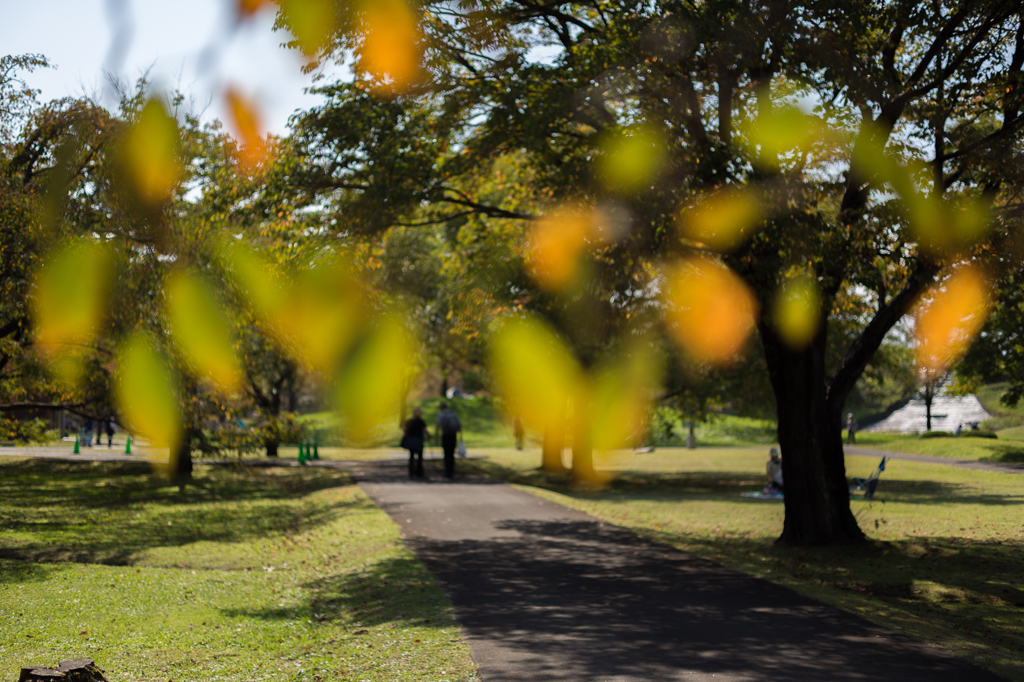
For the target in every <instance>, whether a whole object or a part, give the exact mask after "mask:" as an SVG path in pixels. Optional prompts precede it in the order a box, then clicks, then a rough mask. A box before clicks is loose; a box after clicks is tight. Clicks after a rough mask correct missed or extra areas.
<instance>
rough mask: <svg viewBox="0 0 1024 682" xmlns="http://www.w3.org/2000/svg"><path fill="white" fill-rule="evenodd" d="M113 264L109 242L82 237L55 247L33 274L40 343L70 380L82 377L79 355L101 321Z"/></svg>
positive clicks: (45, 353) (35, 315) (34, 307)
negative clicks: (107, 243)
mask: <svg viewBox="0 0 1024 682" xmlns="http://www.w3.org/2000/svg"><path fill="white" fill-rule="evenodd" d="M112 267H113V258H112V254H111V252H110V249H109V247H107V246H105V245H103V244H100V243H97V242H94V241H90V240H85V239H82V240H77V241H73V242H71V243H69V244H66V245H65V246H63V247H61V248H59V249H58V250H57V252H56V253H54V254H53V255H52V256H51V257H50V258H49V259H48V260H47V261H46V263H45V264H44V265H43V267H42V268H41V269H40V271H39V272H38V273H37V275H36V278H35V291H34V295H33V297H32V317H33V322H34V325H35V331H36V340H37V343H38V347H39V349H40V350H41V351H42V352H43V354H44V355H46V356H47V358H48V359H49V360H50V361H51V363H52V364H53V367H54V368H55V370H56V371H57V373H58V375H60V376H61V377H62V378H63V379H64V380H66V381H69V382H71V383H76V382H77V381H78V379H79V378H80V377H79V372H80V371H81V367H80V365H79V363H78V361H77V358H78V357H79V356H80V355H81V354H82V353H83V352H84V350H85V349H86V347H87V346H88V345H89V344H91V343H92V342H93V340H94V339H95V338H96V335H97V333H98V332H99V329H100V327H101V326H102V324H103V320H104V317H105V315H106V312H107V295H108V293H109V291H110V286H111V282H112V279H113V277H112Z"/></svg>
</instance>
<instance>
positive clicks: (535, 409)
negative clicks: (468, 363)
mask: <svg viewBox="0 0 1024 682" xmlns="http://www.w3.org/2000/svg"><path fill="white" fill-rule="evenodd" d="M490 355H491V357H490V364H491V373H492V375H493V377H494V381H495V386H496V388H497V389H498V392H499V393H500V395H501V397H502V400H503V401H504V408H505V411H506V412H507V413H508V414H509V415H518V416H520V417H522V419H523V422H524V424H525V425H526V426H528V427H530V428H533V429H535V430H537V431H541V432H543V431H545V430H546V429H547V428H549V427H556V428H564V420H565V414H566V406H567V404H568V402H569V400H570V398H571V396H572V395H573V394H574V393H575V391H576V386H577V384H578V383H579V380H580V368H579V365H578V364H577V362H576V360H575V359H574V358H573V356H572V353H571V352H570V351H569V349H568V348H567V347H566V345H565V344H564V343H563V342H562V340H561V339H559V338H558V336H557V335H556V334H555V333H554V332H553V331H552V330H551V329H550V328H549V327H547V326H546V325H544V324H543V323H541V322H539V321H537V320H534V319H531V318H519V317H515V318H511V319H509V320H508V321H506V322H505V323H504V324H503V325H502V326H501V327H500V328H498V329H497V330H496V331H495V332H494V334H493V335H492V337H491V353H490ZM553 420H554V421H557V422H558V423H557V424H553V423H552V421H553Z"/></svg>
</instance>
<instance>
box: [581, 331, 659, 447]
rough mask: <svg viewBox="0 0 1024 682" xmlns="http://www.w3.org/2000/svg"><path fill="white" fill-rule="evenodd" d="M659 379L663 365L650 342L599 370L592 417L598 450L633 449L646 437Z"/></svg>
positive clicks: (643, 341) (631, 347)
mask: <svg viewBox="0 0 1024 682" xmlns="http://www.w3.org/2000/svg"><path fill="white" fill-rule="evenodd" d="M660 376H661V364H660V362H659V361H658V358H657V356H656V355H655V353H654V352H653V347H652V345H651V343H649V340H648V339H641V340H638V341H635V342H634V343H632V344H630V345H629V346H628V347H627V348H626V349H625V351H624V352H623V353H620V354H619V356H618V357H616V358H615V359H613V360H612V361H611V362H609V363H608V364H607V365H605V366H603V367H601V368H600V369H598V371H597V372H596V374H595V379H594V382H593V392H592V394H591V395H592V401H591V416H590V419H591V427H590V428H591V431H592V434H593V445H594V447H595V448H596V449H598V450H614V449H617V448H624V447H631V446H632V445H634V444H635V443H636V442H637V441H638V439H641V438H643V437H644V435H645V434H646V431H647V423H648V420H649V416H650V410H651V404H652V401H653V399H654V395H655V391H656V390H657V387H658V382H659V378H660Z"/></svg>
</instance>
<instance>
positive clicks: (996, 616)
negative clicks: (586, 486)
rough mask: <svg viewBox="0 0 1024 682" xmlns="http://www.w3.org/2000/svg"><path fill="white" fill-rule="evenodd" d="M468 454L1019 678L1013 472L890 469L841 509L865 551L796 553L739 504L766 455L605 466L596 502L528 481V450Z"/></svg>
mask: <svg viewBox="0 0 1024 682" xmlns="http://www.w3.org/2000/svg"><path fill="white" fill-rule="evenodd" d="M478 454H485V455H486V457H487V458H486V459H483V460H478V461H475V460H467V461H465V462H462V461H460V462H459V466H460V467H463V468H464V469H471V470H473V471H475V472H478V473H482V474H486V475H489V476H492V477H495V478H499V479H501V480H505V481H509V482H512V483H518V484H520V485H521V486H522V488H523V489H524V490H528V491H530V492H532V493H534V494H536V495H539V496H541V497H544V498H546V499H550V500H553V501H556V502H559V503H561V504H563V505H565V506H567V507H572V508H575V509H579V510H581V511H584V512H587V513H589V514H592V515H594V516H596V517H598V518H601V519H604V520H606V521H609V522H611V523H615V524H617V525H620V526H624V527H627V528H631V529H633V530H635V531H637V532H638V533H640V534H641V535H645V536H647V537H649V538H652V539H654V540H656V541H658V542H663V543H666V544H669V545H672V546H674V547H677V548H679V549H681V550H684V551H687V552H692V553H694V554H697V555H699V556H703V557H706V558H709V559H712V560H715V561H718V562H720V563H722V564H725V565H728V566H732V567H734V568H738V569H740V570H743V571H745V572H747V573H750V574H753V575H757V576H761V577H764V578H767V579H768V580H772V581H774V582H777V583H781V584H784V585H788V586H790V587H792V588H793V589H795V590H797V591H798V592H801V593H804V594H807V595H809V596H812V597H815V598H818V599H821V600H822V601H825V602H828V603H831V604H834V605H836V606H839V607H841V608H843V609H846V610H847V611H851V612H853V613H856V614H859V615H861V616H863V617H865V618H867V619H868V620H871V621H874V622H876V623H879V624H881V625H884V626H886V627H889V628H892V629H894V630H897V631H900V632H903V633H905V634H908V635H910V636H912V637H916V638H917V639H920V640H923V641H926V642H931V643H933V644H936V645H938V646H940V647H942V648H944V649H946V650H948V651H950V652H952V653H954V654H957V655H961V656H964V657H966V658H968V659H970V660H973V661H974V662H976V663H977V664H979V665H981V666H983V667H986V668H989V669H991V670H993V671H995V672H997V673H999V674H1001V675H1003V676H1005V677H1007V678H1009V679H1012V680H1021V681H1024V571H1021V565H1022V563H1024V475H1015V474H1001V473H993V472H988V471H974V470H965V469H960V468H955V467H952V466H944V465H939V464H921V463H916V462H906V461H892V462H890V463H889V464H888V466H887V468H886V471H885V473H883V474H882V479H881V483H880V485H879V488H878V493H877V495H876V498H875V500H874V501H873V502H867V501H864V500H863V499H856V498H855V499H854V500H853V501H852V502H851V504H852V506H853V511H854V513H855V514H856V515H857V519H858V521H859V523H860V525H861V528H863V529H864V531H865V532H866V533H867V534H868V535H869V537H870V538H871V542H870V543H868V544H866V545H863V546H857V547H821V548H799V549H798V548H787V547H780V546H777V545H776V544H775V539H776V538H777V537H778V536H779V533H780V532H781V530H782V523H783V504H782V502H781V501H775V500H757V499H749V498H743V497H740V493H742V492H747V491H753V490H758V489H760V488H761V487H762V486H763V485H764V483H765V479H764V463H765V461H766V460H767V451H766V448H758V449H713V448H708V449H698V450H673V449H666V450H658V451H656V452H655V453H652V454H645V455H635V454H632V453H621V454H617V455H616V454H613V455H608V456H604V457H601V458H599V459H598V466H599V467H600V468H602V469H603V470H604V471H606V472H609V473H611V474H614V475H615V476H616V477H615V478H614V479H613V480H612V481H611V483H610V484H609V486H608V487H607V488H605V489H604V490H600V491H593V490H591V491H580V490H573V489H572V488H571V487H570V486H569V485H568V483H567V481H566V480H565V478H564V477H562V478H559V477H551V476H546V475H544V474H542V473H540V472H538V471H536V467H537V465H538V464H539V462H540V454H539V452H537V451H536V450H530V451H524V452H521V453H520V452H516V451H514V450H489V451H483V452H482V453H480V452H478ZM567 463H568V462H567ZM877 463H878V458H875V457H852V456H851V457H847V461H846V467H847V472H848V474H849V475H850V476H867V475H868V474H869V473H870V471H871V470H872V469H873V468H874V467H875V465H877Z"/></svg>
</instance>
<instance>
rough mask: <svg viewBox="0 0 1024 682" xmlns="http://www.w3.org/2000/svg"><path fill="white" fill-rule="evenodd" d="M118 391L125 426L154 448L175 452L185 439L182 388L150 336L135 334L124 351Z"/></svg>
mask: <svg viewBox="0 0 1024 682" xmlns="http://www.w3.org/2000/svg"><path fill="white" fill-rule="evenodd" d="M114 388H115V396H116V398H117V404H118V408H119V411H120V415H121V419H122V420H123V421H124V422H125V424H126V425H127V426H128V427H129V428H130V429H131V430H132V431H133V432H135V433H138V434H140V435H142V436H143V437H145V438H146V439H148V440H149V442H150V443H152V444H153V445H155V446H157V447H170V448H171V449H172V450H173V449H174V448H173V446H174V445H175V443H176V442H177V440H178V438H180V437H181V423H182V422H181V415H180V412H179V404H178V387H177V385H176V382H175V381H174V378H173V374H172V372H171V370H170V368H169V366H168V363H167V358H166V357H165V356H164V355H163V354H162V353H160V352H159V351H157V350H156V346H155V344H154V342H153V340H152V339H151V338H150V337H149V336H148V335H146V334H141V333H139V334H135V335H134V336H132V337H131V338H130V339H129V340H128V341H127V342H126V343H125V344H124V346H123V347H122V348H121V351H120V353H119V354H118V359H117V372H116V374H115V384H114Z"/></svg>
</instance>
